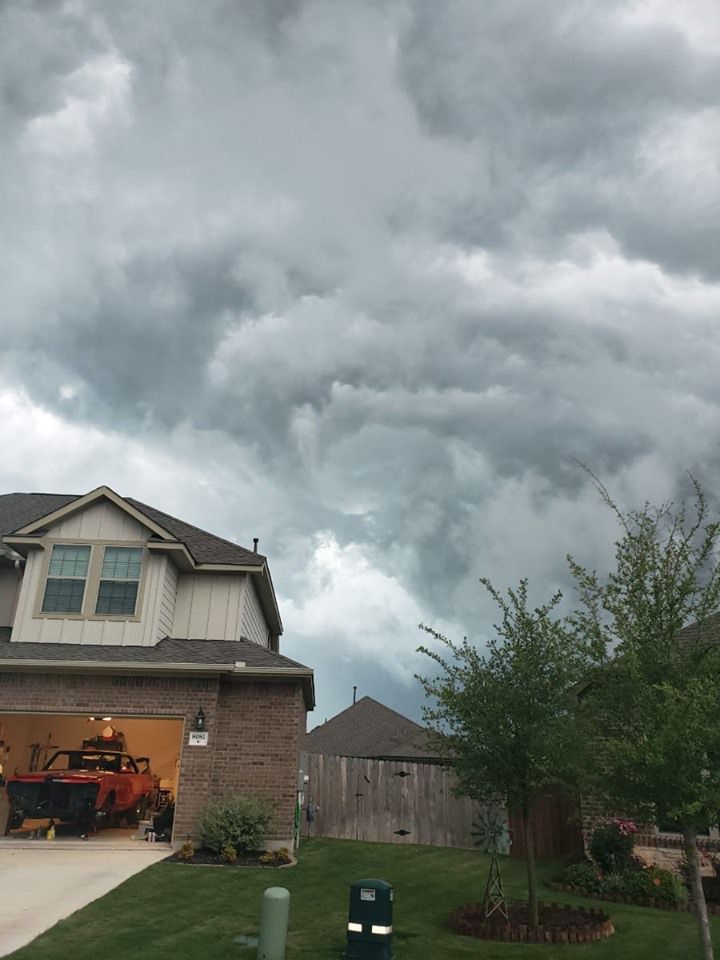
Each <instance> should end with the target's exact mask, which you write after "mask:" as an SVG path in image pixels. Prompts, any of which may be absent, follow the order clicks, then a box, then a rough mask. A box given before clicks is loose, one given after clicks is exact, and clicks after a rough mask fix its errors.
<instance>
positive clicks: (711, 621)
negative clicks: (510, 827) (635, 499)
mask: <svg viewBox="0 0 720 960" xmlns="http://www.w3.org/2000/svg"><path fill="white" fill-rule="evenodd" d="M595 482H596V483H597V485H598V488H599V490H600V493H601V495H602V497H603V499H604V501H605V503H606V504H607V506H608V507H609V508H610V509H611V510H612V511H613V512H614V513H615V516H616V518H617V520H618V522H619V525H620V537H619V539H618V541H617V542H616V549H615V567H614V569H613V570H612V572H611V573H610V574H609V575H608V576H607V577H606V578H605V579H601V578H600V577H599V576H598V575H597V573H596V572H594V571H592V572H589V571H587V570H585V569H584V568H583V567H582V566H580V565H579V564H578V563H577V562H576V561H574V560H573V559H572V558H570V565H571V569H572V572H573V574H574V576H575V580H576V583H577V585H578V589H579V591H580V595H581V598H582V607H581V610H580V611H579V612H578V613H577V615H576V616H575V617H574V618H573V620H574V628H575V629H576V631H577V632H578V633H579V634H580V635H582V636H585V637H591V638H593V639H594V641H595V642H596V643H598V644H600V645H602V646H603V647H604V649H605V655H606V663H605V665H604V666H603V667H602V668H600V669H599V670H597V671H596V674H595V676H594V678H593V680H592V682H591V683H590V684H589V686H588V687H587V690H586V691H585V692H584V693H583V694H582V695H581V703H582V713H583V714H584V717H585V720H586V721H587V722H588V723H589V725H590V727H591V729H592V730H594V731H595V740H594V743H595V746H596V747H597V748H596V749H591V750H589V751H588V753H587V757H588V760H589V761H590V762H589V766H588V771H589V773H590V780H589V784H590V786H591V788H592V789H593V792H594V793H595V795H596V796H599V797H601V798H602V799H604V801H605V803H606V805H607V809H608V811H609V812H610V811H613V812H622V813H623V814H624V815H632V816H635V817H636V818H638V819H641V820H644V821H645V822H653V821H654V822H656V823H661V824H662V823H667V822H674V823H676V824H677V825H678V829H679V830H680V832H682V836H683V843H684V848H685V855H686V857H687V861H688V865H689V868H690V874H691V887H692V894H693V901H694V904H695V912H696V916H697V923H698V932H699V936H700V941H701V944H702V950H703V957H704V958H705V960H712V958H713V956H714V954H713V947H712V942H711V937H710V926H709V923H708V917H707V908H706V905H705V897H704V894H703V888H702V882H701V878H700V864H699V858H698V848H697V837H698V833H700V832H705V831H706V830H707V826H708V825H709V824H714V823H717V820H718V812H719V811H720V717H719V714H720V661H719V658H718V654H719V652H720V617H719V616H718V615H717V611H718V608H719V607H720V565H719V563H718V557H717V547H718V539H719V538H720V524H718V522H717V521H715V520H711V519H710V517H709V510H708V506H707V503H706V500H705V497H704V496H703V493H702V490H701V488H700V487H699V485H697V484H695V488H694V492H695V496H694V506H693V507H692V508H691V509H690V510H688V509H686V507H685V506H680V507H679V508H676V507H675V506H673V504H671V503H670V504H662V505H661V506H659V507H658V506H651V505H649V504H646V505H645V506H644V507H643V509H642V510H636V511H629V512H622V511H621V510H620V509H619V508H618V507H617V505H616V504H615V503H614V501H613V500H612V499H611V497H610V495H609V494H608V492H607V490H606V489H605V487H603V486H602V484H600V483H599V482H598V481H597V480H596V481H595ZM688 625H689V626H688ZM598 732H601V737H599V733H598ZM587 742H588V743H590V744H592V743H593V739H592V737H589V738H588V740H587Z"/></svg>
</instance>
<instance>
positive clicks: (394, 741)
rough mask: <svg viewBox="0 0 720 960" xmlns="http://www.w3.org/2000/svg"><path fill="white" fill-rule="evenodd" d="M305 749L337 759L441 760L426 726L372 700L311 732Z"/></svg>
mask: <svg viewBox="0 0 720 960" xmlns="http://www.w3.org/2000/svg"><path fill="white" fill-rule="evenodd" d="M303 749H304V750H306V751H307V752H308V753H324V754H328V755H331V756H337V757H403V758H405V759H410V758H417V759H419V760H427V759H434V758H437V752H433V751H432V750H431V749H430V748H429V747H428V744H427V731H426V730H425V728H424V727H421V726H420V724H419V723H415V721H414V720H410V719H409V717H404V716H403V715H402V714H401V713H397V712H396V711H395V710H391V709H390V708H389V707H386V706H384V705H383V704H382V703H378V701H377V700H373V698H372V697H362V699H360V700H358V701H357V703H355V704H353V706H351V707H348V708H347V710H343V711H342V713H338V714H337V715H336V716H334V717H332V718H331V719H330V720H328V721H327V722H326V723H323V724H321V725H320V726H319V727H315V729H314V730H311V731H310V733H307V734H306V735H305V742H304V746H303Z"/></svg>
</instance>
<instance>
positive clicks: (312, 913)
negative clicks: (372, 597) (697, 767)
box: [11, 840, 720, 960]
mask: <svg viewBox="0 0 720 960" xmlns="http://www.w3.org/2000/svg"><path fill="white" fill-rule="evenodd" d="M487 866H488V859H487V857H485V856H483V855H482V854H479V853H474V852H472V851H466V850H444V849H439V848H435V847H421V846H411V845H408V846H392V845H389V844H366V843H354V842H352V841H341V840H309V841H305V842H304V843H303V845H302V847H301V849H300V862H299V864H298V865H297V866H296V867H291V868H289V869H285V870H276V869H274V870H271V869H264V870H261V869H226V868H221V867H186V866H182V865H178V864H173V863H160V864H157V865H156V866H153V867H150V868H149V869H147V870H145V871H144V872H143V873H141V874H138V875H137V876H135V877H133V878H132V879H130V880H128V881H127V882H126V883H124V884H123V885H122V886H121V887H118V888H117V890H115V891H113V892H112V893H110V894H108V895H107V896H105V897H103V898H101V899H100V900H96V901H95V903H92V904H90V906H88V907H85V909H83V910H80V911H78V912H77V913H76V914H74V915H73V916H72V917H70V918H68V919H67V920H64V921H62V922H61V923H59V924H57V926H55V927H54V928H53V929H52V930H49V931H48V932H47V933H45V934H43V935H42V936H40V937H38V939H37V940H35V941H34V942H33V943H32V944H31V945H29V946H27V947H23V948H22V949H21V950H18V951H16V952H15V953H13V954H12V955H11V956H12V958H13V960H116V958H122V960H135V958H138V960H141V958H142V960H200V958H202V960H228V958H237V960H250V958H253V960H254V958H255V956H256V952H257V951H256V950H255V949H248V948H244V947H240V946H238V944H237V943H236V942H235V938H236V937H237V936H238V935H243V934H244V935H251V934H254V933H256V932H257V922H258V917H259V913H260V900H261V897H262V892H263V890H264V889H265V888H266V887H269V886H284V887H287V888H288V889H289V890H290V892H291V895H292V901H291V910H290V933H289V940H288V955H287V960H331V958H332V960H338V958H339V957H340V954H341V953H342V951H343V948H344V943H345V935H344V929H345V923H346V920H347V899H348V888H349V885H350V883H352V882H353V881H355V880H358V879H361V878H363V877H378V878H381V879H384V880H388V881H389V882H390V883H392V884H393V885H394V887H395V916H394V926H395V946H396V954H397V960H455V958H457V960H461V958H469V957H476V958H479V957H482V958H483V960H496V958H508V960H516V958H522V957H537V958H538V960H540V958H542V960H549V958H555V957H563V958H566V957H567V956H568V953H576V954H577V955H578V957H579V958H598V960H599V958H610V957H612V958H613V960H656V958H658V957H661V958H662V960H695V958H699V957H700V953H699V951H698V948H697V945H696V936H695V928H694V921H693V918H692V916H691V915H689V914H675V913H665V912H663V911H659V910H649V909H642V908H636V907H628V906H623V905H621V904H609V903H608V904H600V906H603V907H604V908H605V909H606V910H607V911H608V912H609V913H610V915H611V917H612V919H613V922H614V924H615V927H616V930H617V932H616V934H615V936H614V937H611V938H610V939H609V940H607V941H604V942H602V943H597V944H592V945H590V946H580V945H577V946H565V947H561V946H522V945H511V944H500V943H498V944H494V943H487V942H481V941H476V940H472V939H470V938H467V937H461V936H458V935H456V934H454V933H452V932H451V931H450V930H448V929H447V927H446V925H445V921H446V918H447V915H448V913H449V911H450V910H451V908H452V907H454V906H456V905H457V904H460V903H464V902H467V901H472V900H479V899H480V898H481V897H482V892H483V887H484V882H485V875H486V871H487ZM502 870H503V877H504V881H505V886H506V893H507V894H508V896H510V897H517V898H520V897H521V896H522V895H523V893H524V885H523V884H524V864H523V863H522V861H516V860H509V859H508V860H503V862H502ZM541 870H542V873H543V876H545V877H548V878H549V877H550V876H551V875H552V873H553V870H554V868H553V865H552V864H549V863H545V864H542V866H541ZM61 895H62V892H61V891H58V896H61ZM544 896H545V898H546V899H548V900H554V899H557V898H558V897H559V896H561V897H562V901H563V902H571V901H572V902H575V903H590V902H591V901H589V900H581V899H579V898H572V897H570V896H569V895H566V894H562V895H557V894H552V893H551V892H550V891H546V892H545V893H544ZM714 935H715V939H716V942H717V943H718V944H720V922H718V921H714Z"/></svg>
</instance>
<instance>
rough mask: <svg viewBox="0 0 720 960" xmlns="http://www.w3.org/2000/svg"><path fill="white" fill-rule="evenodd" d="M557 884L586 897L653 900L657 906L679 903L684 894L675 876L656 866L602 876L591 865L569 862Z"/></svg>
mask: <svg viewBox="0 0 720 960" xmlns="http://www.w3.org/2000/svg"><path fill="white" fill-rule="evenodd" d="M559 879H560V882H561V883H567V884H569V885H570V886H573V887H575V888H576V889H577V890H579V891H582V892H583V893H588V894H594V893H595V894H598V893H600V894H605V895H606V896H608V897H611V898H612V897H615V898H617V899H618V900H625V899H626V898H627V899H629V900H639V901H644V900H656V901H658V902H659V903H667V904H672V903H683V902H684V901H685V900H686V899H687V891H686V890H685V887H684V886H683V884H682V882H681V880H680V878H679V877H676V876H675V875H674V874H672V873H670V872H669V871H668V870H661V869H660V868H659V867H646V868H645V869H644V870H636V869H632V868H630V869H628V870H621V871H613V872H612V873H607V874H605V876H602V874H600V873H599V872H598V869H597V867H596V866H595V865H594V864H591V863H587V862H585V863H573V864H571V865H570V866H569V867H566V868H565V869H564V870H563V872H562V874H561V875H560V878H559Z"/></svg>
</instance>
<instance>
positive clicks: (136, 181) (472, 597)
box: [0, 0, 720, 719]
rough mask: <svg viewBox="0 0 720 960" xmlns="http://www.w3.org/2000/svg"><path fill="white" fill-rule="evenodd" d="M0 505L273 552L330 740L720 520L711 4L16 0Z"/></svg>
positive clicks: (4, 247) (414, 704) (5, 181)
mask: <svg viewBox="0 0 720 960" xmlns="http://www.w3.org/2000/svg"><path fill="white" fill-rule="evenodd" d="M0 85H1V86H0V117H2V123H3V129H4V136H3V144H2V148H1V151H0V213H1V215H2V225H3V229H2V231H0V254H1V255H0V291H1V294H0V332H1V334H2V353H1V355H0V414H1V416H0V439H1V440H2V444H3V450H4V451H5V457H3V458H2V459H3V461H4V462H3V463H2V464H0V480H2V488H3V489H5V490H10V489H21V490H29V489H43V490H48V491H59V492H77V493H82V492H85V491H86V490H89V489H91V488H92V487H93V486H95V485H97V484H99V483H108V484H109V485H111V486H113V487H115V488H116V489H117V490H118V492H120V493H123V494H127V495H130V496H135V497H137V498H139V499H141V500H145V501H148V502H151V503H156V504H157V505H158V506H160V507H161V508H163V509H166V510H168V511H169V512H175V513H177V514H179V515H181V516H183V517H184V518H187V519H189V520H192V521H193V522H195V523H197V524H199V525H201V526H205V527H207V528H209V529H212V530H213V531H215V532H218V533H220V534H223V535H225V536H229V537H232V538H234V539H237V540H239V542H241V543H246V544H247V543H249V542H250V541H251V538H252V537H253V536H260V537H261V548H262V549H263V551H264V552H265V553H267V554H268V555H269V557H270V561H271V565H272V569H273V576H274V579H275V583H276V586H277V588H278V591H279V594H280V600H281V609H282V612H283V614H284V620H285V626H286V635H285V638H284V647H283V649H284V651H285V652H286V653H288V655H290V656H293V657H295V658H297V659H299V660H303V661H305V662H308V663H309V664H310V665H312V666H314V667H315V668H316V669H317V672H318V693H319V707H320V714H321V715H320V716H319V717H318V719H322V718H323V717H324V716H327V715H330V714H332V713H333V712H335V711H336V710H337V709H339V708H340V707H341V706H343V705H345V704H346V703H347V702H348V700H349V697H350V696H351V688H352V685H353V684H354V683H357V684H358V685H359V687H360V689H361V692H363V693H370V694H374V695H376V696H379V697H381V698H383V699H385V701H386V702H388V703H389V705H391V706H396V707H398V708H400V709H404V710H406V711H408V712H411V713H415V714H416V713H417V710H418V704H419V701H420V695H419V691H418V688H417V684H416V683H415V681H414V680H413V674H414V672H416V671H417V670H418V669H419V668H421V666H422V665H421V660H420V659H419V658H418V656H417V655H416V654H415V648H416V646H417V645H418V643H419V642H420V640H421V639H422V638H421V635H420V634H418V631H417V626H416V625H417V623H418V621H420V620H423V621H424V622H427V623H432V624H435V625H436V626H438V627H439V628H440V629H442V630H445V631H447V632H448V633H450V634H452V635H454V636H462V635H465V634H467V635H468V636H470V637H473V638H474V639H476V640H477V641H478V643H483V642H484V639H485V638H486V637H487V636H488V634H489V631H490V630H491V625H492V620H493V611H492V609H491V607H490V606H489V605H488V603H487V601H486V599H485V598H484V597H483V596H482V595H481V593H480V588H479V586H478V582H477V581H478V577H479V576H481V575H488V576H490V577H491V578H492V579H493V580H494V581H495V582H497V583H498V585H500V586H502V585H504V584H507V583H511V582H515V581H516V580H517V579H518V578H519V577H521V576H524V575H529V576H530V577H531V578H532V579H533V582H534V583H535V587H536V589H537V592H538V596H540V595H541V594H542V593H544V592H548V591H550V590H553V589H555V587H557V586H558V585H560V586H564V587H566V588H567V587H568V583H567V573H566V567H565V561H564V557H565V554H566V553H567V552H568V551H572V552H573V553H574V554H575V555H577V556H578V557H579V558H580V559H582V560H583V561H585V562H586V563H588V564H593V565H602V564H603V563H605V562H606V561H607V560H608V557H609V551H610V545H611V542H612V539H613V535H614V531H613V529H612V525H611V523H610V519H609V517H608V516H607V515H606V514H605V513H604V512H603V507H602V505H601V503H600V502H599V499H598V497H597V494H596V492H595V491H594V489H593V487H592V483H591V482H590V479H589V477H588V475H587V474H586V473H585V472H584V471H583V470H582V468H581V467H580V466H579V463H584V464H587V465H588V466H589V467H591V468H592V470H593V471H594V472H595V473H596V474H597V475H598V476H600V477H601V478H602V479H603V481H604V482H605V483H606V484H607V485H608V486H609V487H610V489H611V490H612V491H613V493H614V494H615V495H616V496H617V497H618V499H619V500H620V501H621V502H622V503H625V504H628V505H632V504H638V503H640V502H642V501H644V500H645V499H662V498H666V497H673V496H680V495H682V492H683V489H684V484H685V482H686V477H687V473H688V471H690V472H692V473H693V474H694V475H695V476H697V477H698V478H699V479H700V480H701V481H703V482H704V483H705V484H706V486H707V487H708V489H709V490H710V493H711V495H714V490H713V478H714V475H715V473H716V472H717V468H718V462H719V460H720V457H719V456H718V436H719V433H720V431H719V426H720V423H719V415H720V387H719V386H718V376H717V371H718V360H719V359H720V358H719V356H718V354H719V352H720V339H719V338H718V335H717V326H718V316H719V308H720V226H719V224H720V166H719V164H718V158H719V157H720V105H719V103H718V94H717V91H718V90H719V89H720V14H719V13H718V11H717V8H716V5H715V4H713V3H710V2H709V0H708V2H705V0H695V2H693V3H692V4H687V3H681V2H672V0H653V2H650V3H648V2H639V0H637V2H632V0H627V2H605V3H597V2H592V3H591V2H569V0H568V2H565V0H561V2H557V3H554V4H552V5H551V6H548V5H547V4H541V3H537V2H534V0H488V2H485V3H483V4H477V3H472V2H470V0H458V2H456V3H452V4H446V5H442V6H438V4H437V3H433V2H431V0H405V2H400V0H397V2H395V0H367V2H362V0H361V2H357V0H353V2H350V0H332V2H330V0H325V2H319V0H314V2H303V0H295V2H289V0H288V2H281V0H275V2H268V0H264V2H263V0H256V2H253V0H247V2H241V3H238V2H234V0H233V2H230V0H205V2H203V3H202V4H197V3H190V2H185V0H179V2H175V3H172V4H171V3H162V2H161V3H155V4H151V5H148V4H146V3H140V2H139V0H126V2H123V3H122V4H117V3H113V2H110V0H107V2H99V3H98V2H93V3H90V2H89V0H66V2H64V3H61V2H57V3H55V2H47V0H35V2H22V3H21V2H15V3H13V2H10V0H8V2H6V3H4V4H3V5H2V8H1V10H0Z"/></svg>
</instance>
